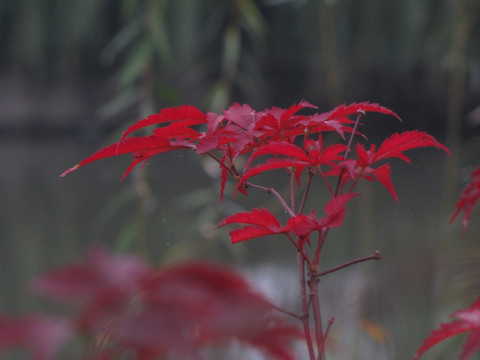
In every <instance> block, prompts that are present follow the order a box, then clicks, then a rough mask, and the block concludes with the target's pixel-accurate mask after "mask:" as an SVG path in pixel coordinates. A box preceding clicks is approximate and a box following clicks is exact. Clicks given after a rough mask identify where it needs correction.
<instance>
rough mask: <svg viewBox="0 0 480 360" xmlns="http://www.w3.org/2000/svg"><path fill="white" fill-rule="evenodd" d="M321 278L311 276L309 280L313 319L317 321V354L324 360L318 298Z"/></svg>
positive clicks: (320, 359)
mask: <svg viewBox="0 0 480 360" xmlns="http://www.w3.org/2000/svg"><path fill="white" fill-rule="evenodd" d="M319 282H320V278H319V277H318V276H314V274H310V279H309V280H308V288H309V289H310V298H311V300H312V301H311V304H312V308H313V318H314V320H315V336H316V341H317V352H318V359H319V360H324V357H323V356H322V347H323V342H324V340H323V338H324V337H323V326H322V314H321V312H320V299H319V298H318V283H319Z"/></svg>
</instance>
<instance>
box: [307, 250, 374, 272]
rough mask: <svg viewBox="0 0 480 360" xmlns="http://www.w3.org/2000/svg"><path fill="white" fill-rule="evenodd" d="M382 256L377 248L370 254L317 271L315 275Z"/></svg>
mask: <svg viewBox="0 0 480 360" xmlns="http://www.w3.org/2000/svg"><path fill="white" fill-rule="evenodd" d="M381 258H382V253H381V252H380V251H378V250H375V251H374V252H373V253H372V254H371V255H368V256H365V257H361V258H359V259H355V260H351V261H348V262H346V263H344V264H341V265H338V266H335V267H333V268H331V269H328V270H325V271H322V272H319V273H318V274H317V275H316V276H318V277H320V276H323V275H326V274H330V273H332V272H335V271H338V270H341V269H343V268H346V267H348V266H352V265H354V264H358V263H361V262H364V261H368V260H380V259H381Z"/></svg>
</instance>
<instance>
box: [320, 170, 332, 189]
mask: <svg viewBox="0 0 480 360" xmlns="http://www.w3.org/2000/svg"><path fill="white" fill-rule="evenodd" d="M318 174H319V175H320V176H321V178H322V179H323V182H324V183H325V185H327V188H328V191H329V192H330V195H332V196H333V194H334V193H333V189H332V187H331V186H330V183H329V182H328V180H327V177H326V176H325V174H324V173H323V171H322V170H321V169H319V170H318Z"/></svg>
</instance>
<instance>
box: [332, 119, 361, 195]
mask: <svg viewBox="0 0 480 360" xmlns="http://www.w3.org/2000/svg"><path fill="white" fill-rule="evenodd" d="M364 116H365V111H363V110H360V111H358V112H357V118H356V119H355V125H354V126H353V130H352V133H351V134H350V138H349V139H348V144H347V149H346V150H345V155H343V161H345V160H347V158H348V154H349V153H350V151H351V150H352V143H353V138H354V137H355V135H356V133H357V129H358V125H359V124H360V120H361V118H362V117H364ZM344 173H345V168H344V167H343V168H342V170H340V175H338V180H337V186H336V188H335V196H337V195H338V194H339V192H340V185H341V183H342V178H343V174H344Z"/></svg>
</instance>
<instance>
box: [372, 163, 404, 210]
mask: <svg viewBox="0 0 480 360" xmlns="http://www.w3.org/2000/svg"><path fill="white" fill-rule="evenodd" d="M390 173H391V169H390V164H383V165H382V166H380V167H378V168H376V169H374V170H373V171H372V174H373V175H375V177H376V178H377V179H378V181H380V183H381V184H382V185H383V186H385V187H386V188H387V190H388V191H389V192H390V195H392V197H393V198H394V199H395V201H398V196H397V193H396V192H395V189H394V188H393V184H392V180H391V179H390Z"/></svg>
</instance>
